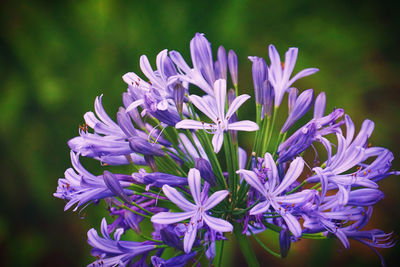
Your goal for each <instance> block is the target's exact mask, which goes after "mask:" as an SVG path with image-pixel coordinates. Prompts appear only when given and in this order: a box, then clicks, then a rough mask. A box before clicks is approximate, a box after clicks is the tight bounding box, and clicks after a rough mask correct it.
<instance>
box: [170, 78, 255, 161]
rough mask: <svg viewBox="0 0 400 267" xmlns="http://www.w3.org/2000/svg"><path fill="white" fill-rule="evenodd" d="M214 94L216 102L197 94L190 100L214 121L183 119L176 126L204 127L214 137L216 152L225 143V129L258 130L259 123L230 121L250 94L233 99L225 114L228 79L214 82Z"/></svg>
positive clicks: (183, 127)
mask: <svg viewBox="0 0 400 267" xmlns="http://www.w3.org/2000/svg"><path fill="white" fill-rule="evenodd" d="M214 95H215V104H212V103H211V102H208V101H206V100H205V99H204V98H201V97H199V96H196V95H191V96H190V97H189V99H190V101H191V102H192V103H193V104H194V105H195V106H196V107H197V108H198V109H200V110H201V111H202V112H203V113H204V114H205V115H207V117H209V118H210V119H211V120H212V121H213V123H205V122H203V121H195V120H182V121H180V122H178V123H177V124H176V125H175V127H176V128H177V129H203V130H206V131H207V130H208V131H210V132H211V133H212V134H214V137H213V139H212V144H213V146H214V152H215V153H218V152H219V150H220V149H221V146H222V143H223V139H224V138H223V134H224V132H225V131H229V130H236V131H256V130H258V125H257V124H256V123H255V122H252V121H248V120H244V121H238V122H233V123H229V119H230V118H231V117H232V115H233V114H234V113H235V112H236V110H237V109H238V108H239V107H240V106H241V105H242V104H243V103H244V102H245V101H246V100H247V99H249V98H250V96H249V95H246V94H243V95H240V96H238V97H236V98H235V100H233V102H232V104H231V106H230V107H229V109H228V111H227V112H226V114H225V101H226V81H225V80H222V79H220V80H217V81H216V82H215V83H214Z"/></svg>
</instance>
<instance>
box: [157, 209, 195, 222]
mask: <svg viewBox="0 0 400 267" xmlns="http://www.w3.org/2000/svg"><path fill="white" fill-rule="evenodd" d="M195 214H196V211H195V210H194V211H186V212H159V213H157V214H156V215H153V217H151V222H153V223H158V224H173V223H177V222H181V221H183V220H186V219H188V218H190V217H193V216H194V215H195Z"/></svg>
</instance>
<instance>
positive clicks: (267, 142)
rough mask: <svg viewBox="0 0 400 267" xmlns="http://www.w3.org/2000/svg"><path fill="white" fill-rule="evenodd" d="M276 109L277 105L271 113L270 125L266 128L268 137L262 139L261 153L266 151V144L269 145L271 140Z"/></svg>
mask: <svg viewBox="0 0 400 267" xmlns="http://www.w3.org/2000/svg"><path fill="white" fill-rule="evenodd" d="M278 110H279V109H278V108H277V107H275V108H274V114H273V115H272V123H271V127H270V128H269V129H268V138H267V139H264V140H263V144H262V148H263V152H262V153H264V152H266V151H268V146H269V143H270V142H271V137H272V133H273V131H274V127H275V120H276V117H277V114H278Z"/></svg>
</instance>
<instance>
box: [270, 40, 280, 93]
mask: <svg viewBox="0 0 400 267" xmlns="http://www.w3.org/2000/svg"><path fill="white" fill-rule="evenodd" d="M268 51H269V52H268V54H269V59H270V61H271V69H273V70H272V71H271V72H270V74H272V75H270V77H271V76H272V78H273V81H274V82H277V81H280V80H281V79H282V66H281V57H280V56H279V53H278V51H277V50H276V48H275V46H274V45H272V44H271V45H269V48H268ZM275 93H276V92H275Z"/></svg>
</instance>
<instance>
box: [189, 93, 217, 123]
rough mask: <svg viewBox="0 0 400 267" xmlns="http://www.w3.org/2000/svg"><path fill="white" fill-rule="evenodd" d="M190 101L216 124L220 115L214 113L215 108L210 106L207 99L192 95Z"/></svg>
mask: <svg viewBox="0 0 400 267" xmlns="http://www.w3.org/2000/svg"><path fill="white" fill-rule="evenodd" d="M189 99H190V101H191V102H192V103H193V105H195V106H196V107H197V108H198V109H200V111H201V112H203V113H204V114H206V116H207V117H209V118H210V119H211V120H213V121H214V122H216V121H217V117H218V114H217V113H215V112H214V110H215V108H213V107H212V106H210V105H209V104H208V103H207V102H206V100H205V99H203V98H201V97H199V96H197V95H191V96H189Z"/></svg>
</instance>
